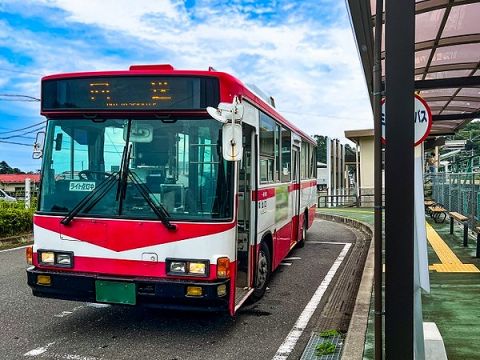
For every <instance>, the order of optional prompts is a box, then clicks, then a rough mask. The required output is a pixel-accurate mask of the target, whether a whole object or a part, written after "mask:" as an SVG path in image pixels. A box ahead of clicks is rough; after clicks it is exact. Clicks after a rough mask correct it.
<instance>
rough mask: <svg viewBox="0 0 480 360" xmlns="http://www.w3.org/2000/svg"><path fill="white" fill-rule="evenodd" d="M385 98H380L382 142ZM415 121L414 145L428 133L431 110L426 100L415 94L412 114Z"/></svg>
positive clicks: (430, 124) (383, 139) (430, 125)
mask: <svg viewBox="0 0 480 360" xmlns="http://www.w3.org/2000/svg"><path fill="white" fill-rule="evenodd" d="M385 120H386V119H385V98H384V99H383V100H382V142H383V143H384V144H385V143H386V139H385V123H386V121H385ZM413 121H414V123H415V140H414V146H417V145H419V144H421V143H422V142H423V141H424V140H425V139H426V138H427V136H428V134H429V133H430V129H431V128H432V112H431V111H430V107H429V106H428V104H427V102H426V101H425V100H423V99H422V98H421V97H420V96H418V95H415V112H414V116H413Z"/></svg>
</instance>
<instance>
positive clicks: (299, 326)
mask: <svg viewBox="0 0 480 360" xmlns="http://www.w3.org/2000/svg"><path fill="white" fill-rule="evenodd" d="M307 243H308V241H307ZM351 246H352V244H351V243H346V244H344V247H343V249H342V251H341V252H340V254H339V255H338V257H337V259H336V260H335V262H334V263H333V265H332V267H331V268H330V270H329V271H328V273H327V275H325V278H324V279H323V281H322V283H321V284H320V285H319V286H318V288H317V290H316V291H315V294H313V296H312V298H311V299H310V301H309V302H308V304H307V305H306V306H305V308H304V309H303V311H302V313H301V314H300V316H299V317H298V319H297V321H296V322H295V325H293V328H292V330H290V332H289V333H288V335H287V337H286V338H285V340H284V341H283V343H282V345H280V347H279V348H278V350H277V353H276V354H275V356H274V357H273V360H285V359H287V358H288V356H289V355H290V353H291V352H292V351H293V349H294V348H295V345H296V344H297V341H298V339H299V338H300V336H301V335H302V333H303V331H304V330H305V328H306V327H307V325H308V322H309V321H310V318H311V317H312V315H313V313H314V312H315V310H316V309H317V307H318V304H319V303H320V301H321V300H322V297H323V295H324V294H325V291H326V290H327V288H328V286H329V285H330V282H331V281H332V279H333V277H334V276H335V273H336V272H337V270H338V268H339V267H340V265H341V264H342V262H343V260H344V259H345V257H346V255H347V253H348V250H349V249H350V247H351Z"/></svg>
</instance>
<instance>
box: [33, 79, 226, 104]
mask: <svg viewBox="0 0 480 360" xmlns="http://www.w3.org/2000/svg"><path fill="white" fill-rule="evenodd" d="M218 103H219V86H218V80H217V79H215V78H207V77H173V76H169V77H168V76H163V77H150V76H148V77H146V76H143V77H140V76H135V77H133V76H123V77H95V78H76V79H58V80H45V81H43V82H42V110H43V111H49V110H50V111H52V110H56V111H59V110H67V111H68V110H71V111H74V110H77V111H78V110H103V111H108V110H113V111H115V110H166V109H172V110H187V109H188V110H192V109H193V110H195V109H205V108H206V107H207V106H216V105H217V104H218Z"/></svg>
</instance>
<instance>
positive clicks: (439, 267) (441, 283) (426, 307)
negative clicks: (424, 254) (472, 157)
mask: <svg viewBox="0 0 480 360" xmlns="http://www.w3.org/2000/svg"><path fill="white" fill-rule="evenodd" d="M318 211H319V212H322V213H327V214H332V215H337V216H344V217H347V218H352V219H357V220H360V221H363V222H367V223H370V224H373V210H372V209H364V208H360V209H353V208H348V209H344V208H341V209H340V208H337V209H335V208H331V209H319V210H318ZM426 220H427V237H428V240H429V246H428V257H429V265H430V282H431V292H430V294H424V295H423V298H422V299H423V318H424V321H429V322H435V323H436V324H437V326H438V328H439V330H440V333H441V334H442V336H443V340H444V342H445V347H446V350H447V355H448V358H449V360H474V359H479V358H480V355H479V354H480V341H479V339H480V271H479V269H480V259H477V258H475V257H474V256H475V246H476V241H475V238H474V237H473V235H472V236H470V239H469V246H468V247H467V248H464V247H463V246H462V236H463V233H462V230H461V228H460V227H458V228H455V232H454V234H453V235H450V234H449V224H448V221H446V222H445V223H443V224H436V223H434V222H431V221H430V219H429V218H426ZM373 340H374V339H373V316H372V309H371V311H370V317H369V327H368V330H367V340H366V344H365V353H364V358H365V359H373Z"/></svg>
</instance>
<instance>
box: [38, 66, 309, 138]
mask: <svg viewBox="0 0 480 360" xmlns="http://www.w3.org/2000/svg"><path fill="white" fill-rule="evenodd" d="M147 75H149V76H152V75H164V76H165V75H167V76H199V77H215V78H218V79H219V81H220V101H222V102H231V101H232V100H233V97H234V96H235V95H236V96H240V97H241V98H244V99H247V100H248V101H250V102H251V103H253V104H255V105H256V106H257V107H258V108H259V109H260V110H262V111H263V112H265V113H267V114H268V115H270V116H271V117H273V118H274V119H275V120H277V121H278V122H279V123H280V124H282V125H284V126H286V127H288V128H289V129H290V130H292V131H294V132H295V133H297V134H298V135H300V136H301V137H302V138H304V139H305V140H306V141H308V142H310V143H311V144H313V145H316V144H317V143H316V141H315V140H314V139H313V138H312V137H311V136H309V135H308V134H306V133H305V132H303V131H302V130H300V129H299V128H298V127H297V126H296V125H294V124H292V123H291V122H289V121H288V120H287V119H285V118H284V117H283V116H282V115H280V113H278V111H277V110H276V109H275V108H273V107H272V106H271V105H270V104H269V103H267V102H266V101H265V100H263V99H262V98H261V96H260V95H258V94H256V93H255V92H254V91H253V90H252V89H250V88H249V87H248V86H247V85H245V84H244V83H243V82H242V81H240V80H239V79H237V78H236V77H234V76H232V75H230V74H228V73H225V72H221V71H216V70H215V69H213V68H209V69H208V70H176V69H174V68H173V66H172V65H169V64H161V65H132V66H130V69H129V70H117V71H93V72H77V73H64V74H55V75H48V76H45V77H43V78H42V81H44V80H58V79H68V78H82V77H96V76H147Z"/></svg>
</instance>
